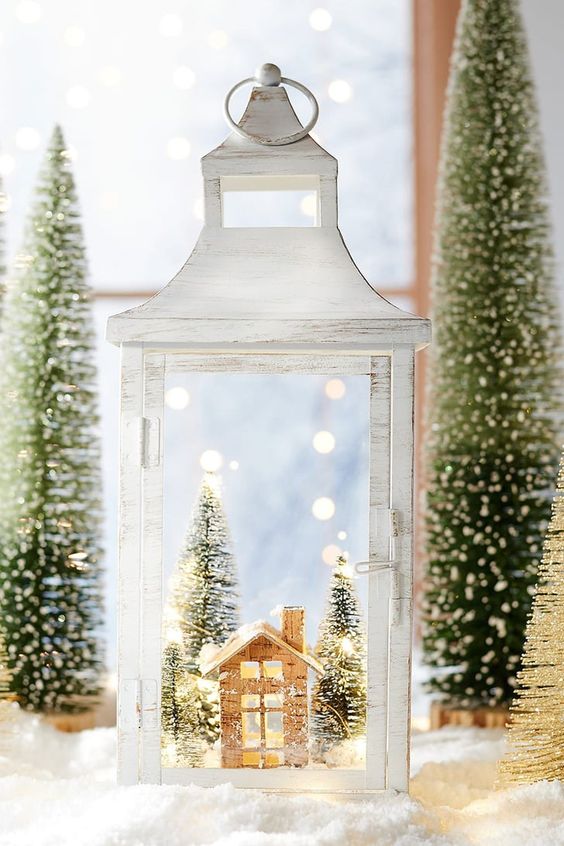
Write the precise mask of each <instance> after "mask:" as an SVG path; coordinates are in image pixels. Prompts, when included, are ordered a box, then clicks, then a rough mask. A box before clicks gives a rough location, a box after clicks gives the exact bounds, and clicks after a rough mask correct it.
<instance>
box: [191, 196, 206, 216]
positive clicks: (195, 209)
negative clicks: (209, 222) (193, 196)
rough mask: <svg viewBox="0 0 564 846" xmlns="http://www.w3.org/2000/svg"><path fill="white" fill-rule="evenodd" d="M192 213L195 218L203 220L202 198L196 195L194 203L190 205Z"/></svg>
mask: <svg viewBox="0 0 564 846" xmlns="http://www.w3.org/2000/svg"><path fill="white" fill-rule="evenodd" d="M192 214H193V215H194V217H195V218H196V220H203V219H204V198H203V197H198V199H197V200H195V201H194V205H193V206H192Z"/></svg>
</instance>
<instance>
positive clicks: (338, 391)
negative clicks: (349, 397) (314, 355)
mask: <svg viewBox="0 0 564 846" xmlns="http://www.w3.org/2000/svg"><path fill="white" fill-rule="evenodd" d="M346 391H347V387H346V385H345V383H344V382H343V380H342V379H329V381H328V382H327V384H326V385H325V393H326V394H327V396H328V397H329V399H333V400H338V399H342V398H343V397H344V396H345V393H346Z"/></svg>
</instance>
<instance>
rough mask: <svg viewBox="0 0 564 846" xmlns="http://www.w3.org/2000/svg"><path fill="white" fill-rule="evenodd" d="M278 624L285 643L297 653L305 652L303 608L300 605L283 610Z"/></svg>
mask: <svg viewBox="0 0 564 846" xmlns="http://www.w3.org/2000/svg"><path fill="white" fill-rule="evenodd" d="M280 622H281V624H282V637H283V638H284V640H285V641H286V643H287V644H289V645H290V646H293V647H294V649H297V650H298V651H299V652H305V608H303V606H300V605H294V606H291V607H289V608H283V609H282V613H281V615H280Z"/></svg>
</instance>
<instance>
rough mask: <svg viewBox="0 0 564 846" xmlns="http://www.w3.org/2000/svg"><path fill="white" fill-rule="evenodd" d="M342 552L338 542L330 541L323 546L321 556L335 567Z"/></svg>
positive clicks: (325, 561) (326, 562)
mask: <svg viewBox="0 0 564 846" xmlns="http://www.w3.org/2000/svg"><path fill="white" fill-rule="evenodd" d="M342 554H343V553H342V550H341V548H340V547H339V546H337V544H335V543H330V544H328V545H327V546H325V547H324V548H323V552H322V553H321V557H322V559H323V561H324V563H325V564H328V565H329V566H330V567H334V566H335V564H336V563H337V558H338V557H339V555H342Z"/></svg>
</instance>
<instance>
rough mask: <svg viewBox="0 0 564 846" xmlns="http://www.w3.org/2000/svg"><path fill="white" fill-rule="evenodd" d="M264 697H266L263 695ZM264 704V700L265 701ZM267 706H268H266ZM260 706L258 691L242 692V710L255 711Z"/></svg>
mask: <svg viewBox="0 0 564 846" xmlns="http://www.w3.org/2000/svg"><path fill="white" fill-rule="evenodd" d="M265 699H266V697H265ZM265 705H266V702H265ZM267 707H268V706H267ZM259 708H260V696H259V695H258V693H244V694H243V695H242V696H241V710H242V711H256V710H258V709H259Z"/></svg>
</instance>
